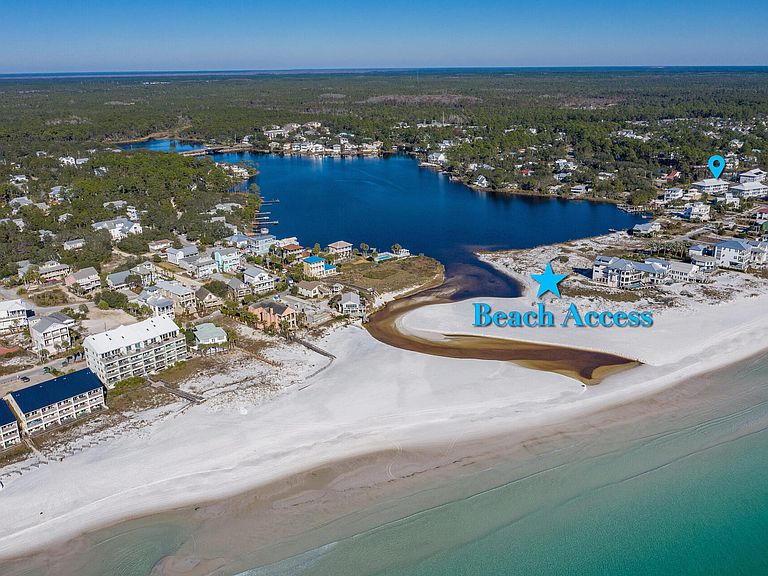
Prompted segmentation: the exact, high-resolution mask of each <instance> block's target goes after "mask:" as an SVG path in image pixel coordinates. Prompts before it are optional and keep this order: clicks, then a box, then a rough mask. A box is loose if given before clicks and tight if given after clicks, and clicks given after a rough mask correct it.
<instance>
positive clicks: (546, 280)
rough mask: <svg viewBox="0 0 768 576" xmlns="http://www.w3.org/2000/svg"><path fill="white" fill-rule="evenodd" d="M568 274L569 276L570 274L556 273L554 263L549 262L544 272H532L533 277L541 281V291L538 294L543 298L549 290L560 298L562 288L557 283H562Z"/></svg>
mask: <svg viewBox="0 0 768 576" xmlns="http://www.w3.org/2000/svg"><path fill="white" fill-rule="evenodd" d="M566 276H568V274H555V273H554V272H553V271H552V263H551V262H547V267H546V268H544V273H543V274H531V278H533V279H534V280H536V282H538V283H539V293H538V294H537V295H536V296H537V297H538V298H541V297H542V296H544V294H546V293H547V292H552V294H554V295H555V296H557V297H558V298H560V288H558V286H557V285H558V284H560V282H562V281H563V279H564V278H565V277H566Z"/></svg>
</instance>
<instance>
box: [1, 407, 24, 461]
mask: <svg viewBox="0 0 768 576" xmlns="http://www.w3.org/2000/svg"><path fill="white" fill-rule="evenodd" d="M20 442H21V434H20V433H19V423H18V422H17V421H16V417H15V416H14V415H13V412H11V409H10V408H8V404H6V403H5V402H3V401H2V400H0V450H5V449H6V448H10V447H11V446H13V445H14V444H18V443H20Z"/></svg>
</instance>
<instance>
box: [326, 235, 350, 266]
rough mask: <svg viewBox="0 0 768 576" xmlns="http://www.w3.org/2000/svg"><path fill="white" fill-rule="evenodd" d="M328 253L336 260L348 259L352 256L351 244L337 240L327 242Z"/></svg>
mask: <svg viewBox="0 0 768 576" xmlns="http://www.w3.org/2000/svg"><path fill="white" fill-rule="evenodd" d="M328 254H333V255H334V257H335V258H336V262H341V261H343V260H349V258H351V257H352V244H350V243H349V242H345V241H344V240H339V241H337V242H332V243H330V244H328Z"/></svg>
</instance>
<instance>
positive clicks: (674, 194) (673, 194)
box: [664, 188, 685, 202]
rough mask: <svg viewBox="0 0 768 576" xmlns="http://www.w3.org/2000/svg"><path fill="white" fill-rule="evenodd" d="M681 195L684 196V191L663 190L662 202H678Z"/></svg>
mask: <svg viewBox="0 0 768 576" xmlns="http://www.w3.org/2000/svg"><path fill="white" fill-rule="evenodd" d="M683 194H685V190H683V189H682V188H670V189H668V190H664V202H674V201H675V200H680V199H681V198H682V197H683Z"/></svg>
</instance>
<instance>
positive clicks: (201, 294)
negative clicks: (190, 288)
mask: <svg viewBox="0 0 768 576" xmlns="http://www.w3.org/2000/svg"><path fill="white" fill-rule="evenodd" d="M208 296H212V294H211V291H210V290H208V288H205V287H204V286H200V288H198V289H197V290H195V298H197V299H198V300H205V299H206V298H208Z"/></svg>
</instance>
